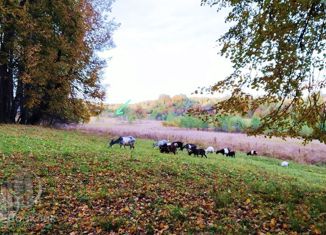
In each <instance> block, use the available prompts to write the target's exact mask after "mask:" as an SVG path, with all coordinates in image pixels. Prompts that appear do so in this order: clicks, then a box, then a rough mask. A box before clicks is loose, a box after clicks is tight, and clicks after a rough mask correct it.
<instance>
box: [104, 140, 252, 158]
mask: <svg viewBox="0 0 326 235" xmlns="http://www.w3.org/2000/svg"><path fill="white" fill-rule="evenodd" d="M135 142H136V138H134V137H133V136H123V137H122V136H120V137H119V138H118V139H116V140H111V142H110V143H109V147H112V146H113V145H114V144H119V145H120V148H121V147H122V146H124V147H126V146H129V147H130V149H134V148H135ZM153 147H154V148H155V147H158V148H159V150H160V152H161V153H173V154H176V153H177V150H178V149H179V150H181V151H183V150H184V149H186V150H187V152H188V154H189V155H192V154H193V155H194V156H197V157H198V156H201V157H206V158H207V155H206V154H208V153H214V152H215V150H214V148H213V147H212V146H209V147H207V148H206V149H203V148H197V146H196V145H195V144H184V143H183V142H180V141H174V142H169V141H168V140H159V141H156V142H154V143H153ZM216 154H222V155H225V156H227V157H235V151H231V149H230V148H223V149H220V150H217V151H216ZM247 155H257V152H256V151H255V150H250V151H249V152H247Z"/></svg>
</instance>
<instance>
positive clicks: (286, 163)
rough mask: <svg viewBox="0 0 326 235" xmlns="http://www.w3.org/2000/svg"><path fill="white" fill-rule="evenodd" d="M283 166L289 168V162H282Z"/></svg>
mask: <svg viewBox="0 0 326 235" xmlns="http://www.w3.org/2000/svg"><path fill="white" fill-rule="evenodd" d="M281 166H284V167H288V166H289V162H287V161H283V162H281Z"/></svg>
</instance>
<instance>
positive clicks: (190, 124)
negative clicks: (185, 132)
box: [180, 116, 208, 128]
mask: <svg viewBox="0 0 326 235" xmlns="http://www.w3.org/2000/svg"><path fill="white" fill-rule="evenodd" d="M180 126H181V127H185V128H208V123H207V122H204V121H203V120H201V119H199V118H195V117H191V116H184V117H181V118H180Z"/></svg>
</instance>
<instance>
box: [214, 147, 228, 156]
mask: <svg viewBox="0 0 326 235" xmlns="http://www.w3.org/2000/svg"><path fill="white" fill-rule="evenodd" d="M229 152H231V150H230V149H229V148H224V149H220V150H217V151H216V154H219V153H220V154H223V155H227V154H228V153H229Z"/></svg>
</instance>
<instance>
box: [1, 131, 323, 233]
mask: <svg viewBox="0 0 326 235" xmlns="http://www.w3.org/2000/svg"><path fill="white" fill-rule="evenodd" d="M107 140H108V137H103V136H93V135H89V134H84V133H79V132H75V131H61V130H55V129H47V128H41V127H32V126H29V127H26V126H15V125H1V126H0V152H1V155H0V156H2V157H1V158H0V159H1V160H0V165H1V167H0V185H2V186H1V190H2V192H4V191H5V190H6V187H8V185H10V184H9V183H8V182H11V181H12V180H13V179H14V178H15V174H16V176H17V172H22V171H25V172H33V173H35V175H36V176H37V177H36V178H35V180H34V181H33V184H32V185H33V186H34V189H35V191H36V188H37V186H36V185H37V182H35V181H37V180H38V181H39V182H40V183H41V184H42V193H41V195H40V197H39V199H38V201H37V202H36V204H29V205H28V206H26V207H20V208H19V209H20V210H19V211H18V214H17V216H16V220H15V221H12V222H11V223H9V224H8V223H5V222H1V220H0V233H12V232H16V233H43V234H59V233H64V234H69V233H70V234H81V233H82V232H85V233H87V234H88V233H93V234H95V233H97V234H106V233H109V232H116V233H127V234H134V233H137V232H139V233H144V232H147V233H149V234H153V233H178V234H179V233H198V232H208V233H220V234H221V233H222V234H226V233H232V234H241V233H256V232H262V233H267V232H271V233H282V232H283V234H289V233H290V232H299V233H300V232H308V233H311V234H322V233H324V234H325V233H326V223H325V221H326V168H325V167H318V166H308V165H300V164H296V163H293V162H290V166H289V167H288V168H282V167H280V166H279V162H280V160H276V159H271V158H265V157H247V156H245V155H241V154H239V155H238V156H237V158H235V159H231V158H225V157H222V156H221V155H215V154H213V155H209V156H208V159H202V158H195V157H190V156H188V155H187V154H186V153H185V152H184V153H178V154H177V155H175V156H174V155H166V154H161V153H159V152H158V150H157V149H153V148H152V145H151V144H152V142H151V141H148V140H137V143H136V149H135V150H134V151H130V150H129V149H123V148H122V149H120V148H119V147H118V146H114V147H113V148H107ZM0 201H1V200H0ZM1 208H2V207H0V215H1ZM2 212H4V211H2Z"/></svg>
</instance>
